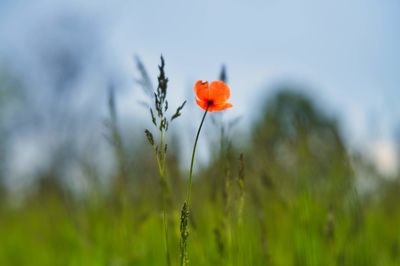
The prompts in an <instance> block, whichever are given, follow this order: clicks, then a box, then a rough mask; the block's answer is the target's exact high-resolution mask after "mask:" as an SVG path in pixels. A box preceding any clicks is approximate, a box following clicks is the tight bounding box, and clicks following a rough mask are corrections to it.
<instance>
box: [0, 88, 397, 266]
mask: <svg viewBox="0 0 400 266" xmlns="http://www.w3.org/2000/svg"><path fill="white" fill-rule="evenodd" d="M114 115H115V114H114ZM113 125H114V124H113ZM215 128H216V132H215V134H219V133H220V132H224V131H223V130H220V128H219V127H217V126H216V127H215ZM221 128H224V125H221ZM112 129H113V130H114V131H113V133H114V135H118V134H117V133H118V132H117V131H116V130H117V127H116V126H115V125H114V126H113V127H112ZM225 130H228V129H227V127H225ZM229 130H231V129H229ZM210 134H211V133H210ZM118 138H121V137H120V136H119V135H118ZM143 138H144V137H143ZM250 139H251V141H250V143H248V145H247V146H246V147H244V148H243V147H242V148H241V150H238V148H237V147H236V146H235V142H234V141H233V139H229V138H228V137H227V134H222V133H221V143H220V144H221V145H220V147H217V146H216V147H215V150H214V153H213V157H212V158H213V160H212V161H211V163H210V164H209V165H208V166H207V167H205V168H203V169H201V171H200V172H199V173H198V174H196V179H195V180H194V184H193V206H192V216H191V220H190V222H191V229H190V230H191V234H190V245H189V258H190V262H191V265H232V266H233V265H274V266H280V265H282V266H284V265H327V266H329V265H349V266H350V265H351V266H353V265H354V266H358V265H360V266H368V265H400V206H399V204H398V203H399V202H400V182H399V177H397V178H396V179H390V180H389V179H385V178H383V177H382V176H380V175H379V174H378V173H377V172H376V171H370V167H371V166H370V164H369V162H368V161H367V160H365V159H363V157H362V156H359V155H357V154H349V153H348V151H347V150H346V147H345V143H344V140H343V138H342V136H341V134H340V130H339V128H338V126H337V122H336V121H335V120H334V119H332V118H331V117H329V116H327V115H326V114H324V112H323V111H321V110H319V109H318V108H317V107H316V106H315V105H314V103H313V102H312V101H311V100H310V99H309V98H308V97H306V96H305V95H303V94H301V93H297V92H293V91H291V90H290V88H282V89H281V90H279V92H278V93H277V94H276V95H275V96H273V97H271V98H270V99H269V101H268V102H266V104H265V109H264V110H262V111H261V115H260V119H259V121H258V122H257V123H256V124H255V125H254V127H253V129H252V131H251V138H250ZM140 141H142V140H140ZM203 142H204V140H203ZM118 143H119V145H122V140H119V141H118ZM170 146H171V147H170V148H169V157H168V159H167V165H168V175H169V177H170V180H171V184H172V198H173V199H172V202H173V203H172V204H173V208H172V209H173V210H174V211H172V213H171V216H172V219H174V222H173V223H172V224H175V225H178V224H179V209H180V205H181V203H182V201H183V196H184V193H183V191H182V188H183V187H185V186H184V182H185V180H184V178H183V177H182V176H184V175H185V174H184V173H182V172H181V171H180V170H179V167H178V164H179V162H178V160H177V156H176V154H177V153H178V151H177V148H176V146H177V145H174V144H171V145H170ZM123 149H125V150H123ZM126 150H127V148H126V147H122V146H118V149H117V151H116V157H118V156H119V157H124V158H120V159H119V160H120V161H124V162H125V163H124V164H123V165H122V164H120V166H119V167H122V168H123V169H117V170H116V172H115V174H114V176H113V180H119V181H118V182H115V183H112V184H113V185H114V186H118V189H112V188H111V189H99V188H100V187H101V186H100V185H99V184H98V183H97V182H98V180H97V179H96V177H95V176H91V177H88V180H89V181H90V182H89V184H92V186H91V190H90V191H89V192H88V193H87V195H85V197H83V198H77V197H75V196H74V195H73V194H72V193H71V192H69V191H68V190H67V189H66V188H65V187H64V186H63V185H62V184H61V183H60V182H58V181H57V180H59V179H58V176H57V171H56V170H57V165H54V166H52V169H53V170H52V171H53V172H51V171H50V172H49V173H47V174H46V175H43V176H40V177H39V178H40V180H41V181H40V182H38V189H37V190H35V191H34V192H32V193H31V194H29V195H28V196H27V198H26V199H25V201H24V202H23V203H22V204H21V205H19V206H13V205H12V204H9V202H12V200H11V199H10V198H12V197H13V195H6V191H5V190H1V189H0V191H1V192H0V194H1V195H0V198H2V199H3V200H2V201H1V203H0V265H32V266H34V265H41V266H45V265H70V266H72V265H88V266H90V265H165V264H166V262H165V256H164V241H163V240H164V236H163V221H162V206H161V205H160V201H161V196H160V194H161V188H160V183H159V176H158V172H157V166H156V165H155V162H154V160H153V158H152V151H151V150H150V149H149V148H148V147H147V146H145V145H142V146H140V147H139V148H138V149H137V150H136V151H135V152H134V153H132V152H127V151H126ZM242 152H243V153H244V154H245V156H244V160H243V163H242V164H241V162H240V161H239V155H240V153H242ZM127 162H134V163H127ZM356 168H357V169H360V168H362V169H365V170H366V171H367V172H369V173H370V174H372V175H373V177H374V179H375V181H376V184H377V185H376V187H375V189H374V191H373V193H362V191H358V187H357V186H356V183H357V182H367V181H366V180H364V177H363V176H362V175H361V176H360V175H358V174H357V171H355V169H356ZM121 175H124V176H121ZM240 179H242V183H241V182H240V181H239V180H240ZM356 181H357V182H356ZM121 182H125V183H124V184H121ZM121 189H123V190H124V193H121V194H123V196H121V194H119V193H118V192H116V191H120V190H121ZM116 199H117V200H116ZM242 207H243V208H242ZM169 238H170V239H169V243H170V252H171V254H172V265H177V264H178V261H179V228H177V226H175V228H170V230H169Z"/></svg>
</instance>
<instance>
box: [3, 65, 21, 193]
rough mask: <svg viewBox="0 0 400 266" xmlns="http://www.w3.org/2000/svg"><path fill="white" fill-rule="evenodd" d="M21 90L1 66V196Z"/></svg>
mask: <svg viewBox="0 0 400 266" xmlns="http://www.w3.org/2000/svg"><path fill="white" fill-rule="evenodd" d="M20 103H21V91H20V86H19V83H18V80H17V79H15V78H13V77H12V76H11V75H9V73H8V72H7V71H6V69H4V68H2V67H0V196H1V195H2V194H3V192H4V177H5V170H4V168H5V165H6V163H7V149H6V145H7V141H8V138H9V135H10V131H11V130H9V127H10V124H11V122H12V116H13V110H14V109H16V108H19V105H20Z"/></svg>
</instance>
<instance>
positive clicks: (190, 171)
mask: <svg viewBox="0 0 400 266" xmlns="http://www.w3.org/2000/svg"><path fill="white" fill-rule="evenodd" d="M207 113H208V107H207V109H206V111H205V112H204V115H203V118H202V119H201V123H200V126H199V129H198V131H197V135H196V140H195V141H194V146H193V151H192V160H191V161H190V170H189V183H188V189H187V194H186V202H187V204H188V206H189V205H190V196H191V192H192V176H193V165H194V155H195V154H196V147H197V141H198V140H199V136H200V131H201V128H202V127H203V123H204V120H205V118H206V115H207Z"/></svg>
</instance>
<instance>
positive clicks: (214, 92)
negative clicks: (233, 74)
mask: <svg viewBox="0 0 400 266" xmlns="http://www.w3.org/2000/svg"><path fill="white" fill-rule="evenodd" d="M194 92H195V93H196V102H197V104H198V105H199V106H200V107H201V108H202V109H204V110H208V111H209V112H215V111H222V110H225V109H227V108H230V107H232V104H230V103H227V102H226V101H227V100H228V99H229V97H230V96H231V92H230V89H229V87H228V85H226V84H225V83H224V82H222V81H220V80H216V81H213V82H211V83H210V84H208V81H201V80H198V81H197V82H196V84H195V85H194ZM207 108H208V109H207Z"/></svg>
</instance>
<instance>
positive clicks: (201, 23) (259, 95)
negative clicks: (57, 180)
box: [0, 0, 400, 171]
mask: <svg viewBox="0 0 400 266" xmlns="http://www.w3.org/2000/svg"><path fill="white" fill-rule="evenodd" d="M399 25H400V2H399V1H397V0H379V1H378V0H351V1H349V0H336V1H317V0H314V1H311V0H304V1H288V0H249V1H235V0H230V1H215V0H214V1H211V0H205V1H178V0H169V1H154V0H147V1H109V2H105V1H96V2H94V1H68V2H67V1H44V0H38V1H30V2H28V1H17V0H15V1H2V0H0V36H1V41H0V63H1V64H2V65H3V66H5V67H6V68H7V70H8V71H9V72H10V73H12V75H15V76H17V77H18V78H19V79H21V81H22V83H23V85H24V87H26V88H28V89H27V94H28V98H29V99H30V106H29V112H31V113H35V114H37V115H44V116H45V115H46V114H45V113H49V112H50V113H51V112H53V111H54V110H62V109H63V108H65V109H68V108H69V109H71V110H74V112H76V113H79V112H82V110H86V108H88V106H91V107H90V108H91V110H93V112H95V111H96V110H100V114H101V115H104V112H105V111H106V106H105V105H104V104H103V103H104V102H105V100H104V99H105V97H106V96H105V95H106V93H107V86H108V85H110V83H112V84H114V85H116V87H117V88H118V94H117V97H119V98H118V99H119V112H120V113H121V116H122V117H129V116H131V115H132V114H133V113H137V112H142V111H140V110H139V108H138V107H137V104H136V102H137V99H138V98H140V97H142V96H141V95H140V92H139V90H137V88H135V84H134V82H133V80H134V78H135V65H134V61H133V60H132V58H133V56H134V55H139V56H140V57H141V58H142V59H143V61H144V62H145V63H146V65H147V67H148V69H149V71H150V73H151V74H153V75H154V76H155V75H156V70H157V69H156V67H155V66H156V65H157V64H158V62H159V55H160V54H161V53H162V54H163V55H164V57H165V59H166V62H167V74H168V76H169V78H170V93H171V94H172V93H173V94H174V97H171V100H172V102H173V104H174V105H175V106H176V105H178V104H179V103H180V102H182V101H183V99H188V100H189V101H191V102H193V95H192V94H191V93H192V92H191V86H192V84H193V83H194V82H195V81H196V80H198V79H206V80H212V79H215V78H217V77H218V73H219V71H220V67H221V64H226V66H227V70H228V77H229V84H230V86H231V89H232V100H231V102H232V103H233V104H234V108H232V109H231V110H230V111H229V112H227V113H226V116H227V117H228V118H229V117H231V118H233V117H237V116H241V117H242V118H244V119H242V121H243V122H242V123H241V127H242V128H243V129H245V128H248V125H249V123H250V122H251V121H253V120H254V119H256V118H257V113H258V111H259V110H260V108H261V104H262V102H263V101H262V100H263V99H265V97H266V96H267V95H270V94H271V93H272V92H273V88H274V86H275V85H276V84H279V83H280V82H284V81H285V82H292V83H293V84H299V86H300V87H301V88H304V89H305V91H306V92H307V93H308V94H310V95H312V97H313V98H314V99H317V103H318V105H320V106H321V107H322V108H324V110H326V111H327V112H329V113H331V114H333V115H335V116H337V117H338V119H339V121H340V123H341V124H340V125H341V128H342V131H343V132H344V134H345V136H346V137H347V142H348V144H349V147H350V148H357V149H361V150H363V152H365V153H366V154H369V155H370V156H371V157H373V158H374V159H375V160H376V161H377V162H378V164H379V166H380V167H381V168H382V169H383V170H385V169H386V170H387V171H391V169H394V167H395V163H396V160H397V159H396V147H395V145H394V140H395V132H396V128H397V129H398V128H399V117H400V107H399V104H398V99H400V89H399V88H398V85H399V84H400V73H399V69H400V51H399V48H398V47H400V27H399ZM69 57H72V58H73V59H69ZM54 61H55V62H54ZM60 62H61V63H60ZM65 73H68V75H67V77H66V78H65V75H64V74H65ZM136 74H137V73H136ZM65 79H66V80H65ZM63 86H65V87H68V88H70V87H74V93H73V94H72V93H71V94H68V95H69V96H72V97H70V98H69V100H65V101H64V100H62V101H60V102H57V103H53V105H55V106H56V107H51V108H50V107H49V108H50V109H46V108H47V107H46V108H44V106H48V105H51V104H48V103H49V101H53V99H54V98H57V95H64V94H63V93H64V92H62V90H63V89H62V87H63ZM56 87H57V88H61V89H59V90H60V91H61V92H60V91H58V90H56V91H55V89H54V88H56ZM59 98H61V99H63V98H62V97H59ZM64 99H67V97H65V98H64ZM100 103H101V104H100ZM52 108H53V109H52ZM54 108H55V109H54ZM57 108H58V109H57ZM44 109H45V111H44ZM188 109H189V110H191V109H190V107H189V108H188ZM49 110H50V111H49ZM190 112H191V113H192V114H193V115H196V116H200V115H201V110H198V109H193V111H190ZM145 119H146V120H147V119H148V118H147V117H146V118H145ZM184 119H186V120H190V119H192V116H186V118H184ZM28 120H29V119H28ZM24 123H27V122H26V121H25V122H24ZM96 123H97V122H96ZM194 126H197V125H194ZM35 134H36V135H35ZM39 135H40V136H42V138H43V134H39ZM33 136H34V137H33ZM16 139H17V140H16V142H15V143H23V145H20V146H21V147H24V149H26V147H27V146H30V147H32V148H31V150H32V152H31V155H30V157H35V155H34V154H35V152H34V150H35V149H36V148H37V147H36V146H37V145H38V144H37V143H40V142H41V141H44V140H40V137H38V134H37V131H36V133H32V134H29V133H26V132H24V133H23V134H22V133H21V134H20V136H19V137H17V138H16ZM28 143H30V144H29V145H28ZM16 146H18V145H16ZM24 154H29V152H26V151H24ZM20 156H21V155H20V154H19V152H18V148H16V151H15V157H19V158H20ZM25 156H27V157H28V158H27V159H26V160H27V161H28V162H29V161H30V160H32V158H30V157H29V155H25ZM29 158H30V159H29Z"/></svg>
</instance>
